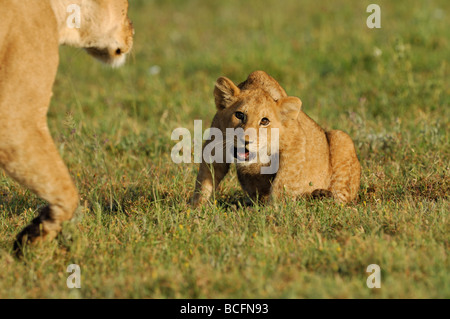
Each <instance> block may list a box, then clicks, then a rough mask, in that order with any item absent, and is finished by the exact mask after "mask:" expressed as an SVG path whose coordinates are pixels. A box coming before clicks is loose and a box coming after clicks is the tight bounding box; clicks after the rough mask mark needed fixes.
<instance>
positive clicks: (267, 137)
mask: <svg viewBox="0 0 450 319" xmlns="http://www.w3.org/2000/svg"><path fill="white" fill-rule="evenodd" d="M214 97H215V103H216V107H217V111H218V112H217V115H216V118H217V119H218V120H219V126H220V127H219V129H220V130H222V132H225V131H226V129H227V128H233V129H237V128H242V129H243V130H244V131H245V135H242V134H241V135H237V136H236V137H233V140H232V141H233V142H232V144H234V145H232V148H233V149H232V152H233V153H234V157H235V158H236V159H237V160H238V162H243V163H246V162H247V163H255V162H257V161H258V155H261V154H267V155H269V156H270V155H271V153H272V152H273V150H278V149H279V139H281V138H282V136H283V131H285V130H286V129H288V127H289V125H290V124H291V123H293V122H294V121H295V120H296V119H297V117H298V114H299V112H300V110H301V106H302V102H301V101H300V99H298V98H296V97H288V96H287V94H286V92H285V91H284V90H283V88H282V87H281V86H280V85H279V84H278V82H277V81H275V80H274V79H273V78H272V77H270V76H269V75H268V74H266V73H265V72H263V71H256V72H253V73H252V74H250V76H249V77H248V78H247V80H246V81H245V82H243V83H241V84H239V85H238V86H236V85H235V84H234V83H233V82H232V81H231V80H229V79H228V78H226V77H221V78H219V79H218V80H217V82H216V86H215V89H214ZM261 129H262V130H261ZM273 129H277V130H278V132H279V133H278V135H277V134H274V135H273V134H272V130H273ZM273 136H275V137H279V139H278V138H275V139H274V138H273ZM227 140H229V139H228V136H227Z"/></svg>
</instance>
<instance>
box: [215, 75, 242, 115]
mask: <svg viewBox="0 0 450 319" xmlns="http://www.w3.org/2000/svg"><path fill="white" fill-rule="evenodd" d="M239 93H241V90H239V88H238V87H237V86H236V85H235V84H234V83H233V81H231V80H230V79H228V78H226V77H220V78H218V79H217V81H216V87H215V88H214V99H215V101H216V107H217V109H218V110H223V109H225V108H227V107H229V106H230V105H231V104H233V103H234V102H235V101H236V98H237V96H238V95H239Z"/></svg>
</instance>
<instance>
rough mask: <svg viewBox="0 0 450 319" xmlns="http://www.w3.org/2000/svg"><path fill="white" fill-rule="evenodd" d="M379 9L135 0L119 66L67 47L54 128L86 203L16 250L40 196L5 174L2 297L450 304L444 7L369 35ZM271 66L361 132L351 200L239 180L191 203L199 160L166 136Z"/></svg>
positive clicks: (428, 4) (405, 7) (309, 99)
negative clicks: (42, 240) (45, 238)
mask: <svg viewBox="0 0 450 319" xmlns="http://www.w3.org/2000/svg"><path fill="white" fill-rule="evenodd" d="M372 2H373V1H351V2H349V1H343V0H339V1H312V0H311V1H296V0H289V1H288V0H286V1H275V0H270V1H269V0H265V1H259V0H249V1H236V0H230V1H206V0H204V1H200V0H197V1H195V0H191V1H185V0H178V1H175V0H173V1H162V0H161V1H147V0H146V1H143V0H141V1H139V0H134V1H132V4H131V11H130V17H131V18H132V20H133V22H134V26H135V29H136V38H135V47H134V52H133V54H132V56H131V57H130V59H129V61H128V63H127V65H126V66H125V67H123V68H122V69H119V70H111V69H109V68H107V67H105V66H103V65H100V64H99V63H96V62H94V61H92V59H91V58H90V57H88V56H87V55H86V54H84V53H83V52H82V51H80V50H75V49H72V48H65V47H63V48H61V50H60V52H61V65H60V68H59V73H58V76H57V79H56V82H55V86H54V97H53V100H52V102H51V107H50V112H49V126H50V129H51V131H52V134H53V136H54V139H55V142H56V143H57V145H58V147H59V149H60V151H61V154H62V156H63V158H64V160H65V162H66V163H67V165H68V167H69V169H70V172H71V174H72V176H73V178H74V180H75V182H76V185H77V187H78V189H79V191H80V194H81V209H80V211H79V212H78V214H77V216H76V217H75V218H74V220H73V221H72V222H70V223H66V224H65V226H64V229H63V234H62V235H61V236H60V238H59V239H58V240H57V241H54V242H52V243H47V244H45V245H43V246H41V247H36V248H34V249H31V250H29V251H28V252H27V254H26V255H25V257H24V259H23V260H22V261H18V260H16V259H14V258H13V257H12V253H11V246H12V242H13V239H14V236H15V235H16V234H17V233H18V231H19V230H20V229H21V228H22V227H24V226H25V225H26V224H27V223H28V222H29V221H30V220H31V219H32V218H33V216H35V214H36V211H37V209H38V208H39V207H40V206H42V205H44V204H45V203H44V202H42V201H41V200H40V199H38V198H37V197H36V196H34V195H33V194H31V193H30V192H29V191H27V190H25V189H24V188H22V187H21V186H19V185H18V184H17V183H15V182H14V181H12V180H11V179H9V178H8V177H6V176H5V175H4V174H3V173H0V270H1V271H0V298H304V297H306V298H311V297H319V298H321V297H327V298H328V297H329V298H430V297H437V298H449V297H450V275H449V271H450V267H449V258H448V252H449V235H448V234H449V215H448V212H449V210H450V209H449V194H450V190H449V188H450V187H449V185H450V177H449V176H450V175H449V169H450V168H449V158H450V156H449V155H450V154H449V153H450V149H449V128H450V127H449V116H450V111H449V110H450V108H449V93H450V92H449V91H450V89H449V80H448V79H449V78H450V74H449V73H450V72H449V71H450V69H449V56H450V49H449V40H450V22H449V21H450V20H449V19H448V14H449V12H450V5H449V2H448V1H446V0H440V1H437V0H433V1H409V2H408V3H407V4H405V3H400V2H397V1H383V0H380V1H377V2H376V3H378V4H379V5H380V6H381V9H382V28H381V29H377V30H375V29H373V30H371V29H368V28H367V27H366V24H365V23H366V18H367V16H368V15H369V14H368V13H366V7H367V5H368V4H370V3H372ZM380 52H381V55H380V54H379V53H380ZM377 53H378V54H377ZM155 65H156V66H159V67H160V68H161V72H160V73H159V74H156V75H151V73H150V72H149V69H150V67H152V66H155ZM259 69H262V70H265V71H267V72H268V73H269V74H271V75H273V76H274V77H275V78H276V79H277V80H278V81H279V82H280V83H281V85H282V86H283V87H284V88H285V89H286V90H287V92H288V94H290V95H294V96H298V97H300V98H301V99H302V101H303V108H304V111H305V112H306V113H307V114H309V115H310V116H311V117H312V118H313V119H315V120H316V121H317V122H318V123H319V124H320V125H322V127H324V128H326V129H331V128H335V129H341V130H344V131H346V132H348V133H349V134H350V136H352V138H353V139H354V141H355V144H356V147H357V152H358V156H359V159H360V161H361V164H362V167H363V174H362V181H361V191H360V194H359V199H358V201H357V202H356V203H353V204H350V205H346V206H340V205H337V204H335V203H334V202H332V201H330V200H323V201H312V200H309V201H308V200H300V201H298V202H289V201H288V202H287V203H285V204H283V205H281V204H280V205H278V206H272V207H258V206H256V207H251V208H248V207H247V208H242V207H234V206H231V205H229V204H230V203H231V202H232V201H233V200H234V199H235V198H242V196H243V195H242V191H241V189H240V187H239V184H238V181H237V178H236V176H235V175H234V174H230V176H228V177H227V179H226V180H225V181H224V183H223V185H222V186H221V188H220V191H219V192H218V193H217V199H218V204H217V205H216V206H214V207H203V208H201V209H198V210H192V209H190V207H189V205H188V203H187V202H188V199H189V197H190V196H191V194H192V191H193V186H194V179H195V175H196V171H197V169H198V167H197V165H194V164H190V165H189V164H182V165H176V164H174V163H172V161H171V159H170V150H171V148H172V147H173V146H174V145H175V142H174V141H171V139H170V135H171V132H172V130H173V129H175V128H177V127H187V128H189V129H191V130H192V129H193V124H194V122H193V121H194V119H203V120H204V129H206V128H207V127H208V125H209V124H210V123H211V119H212V116H213V115H214V113H215V107H214V101H213V95H212V90H213V86H214V81H215V80H216V79H217V78H218V77H219V76H227V77H229V78H231V79H232V80H234V81H235V82H240V81H243V80H245V78H246V77H247V75H248V74H249V73H250V72H252V71H254V70H259ZM69 264H78V265H80V267H81V273H82V279H81V284H82V288H81V289H74V290H70V289H68V288H67V286H66V279H67V277H68V276H69V273H67V272H66V268H67V266H68V265H69ZM370 264H378V265H380V267H381V270H382V288H381V289H373V290H371V289H369V288H367V286H366V279H367V276H368V274H366V273H365V270H366V268H367V266H368V265H370Z"/></svg>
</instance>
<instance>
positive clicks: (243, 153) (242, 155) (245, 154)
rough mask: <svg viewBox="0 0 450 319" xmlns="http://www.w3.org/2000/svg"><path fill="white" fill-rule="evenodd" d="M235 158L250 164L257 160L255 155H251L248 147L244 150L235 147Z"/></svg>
mask: <svg viewBox="0 0 450 319" xmlns="http://www.w3.org/2000/svg"><path fill="white" fill-rule="evenodd" d="M233 156H234V158H236V159H237V160H239V161H241V162H249V161H251V160H253V159H254V158H255V153H251V152H250V151H249V150H248V149H247V147H246V148H244V149H242V148H239V149H238V148H237V147H234V149H233Z"/></svg>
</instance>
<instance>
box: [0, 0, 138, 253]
mask: <svg viewBox="0 0 450 319" xmlns="http://www.w3.org/2000/svg"><path fill="white" fill-rule="evenodd" d="M127 11H128V1H127V0H20V1H17V0H2V1H1V6H0V17H1V19H0V167H1V168H3V169H4V170H5V171H6V172H7V173H8V174H9V175H10V176H11V177H13V178H14V179H15V180H17V181H18V182H19V183H21V184H22V185H24V186H26V187H28V188H29V189H30V190H32V191H33V192H34V193H36V194H37V195H38V196H39V197H41V198H43V199H45V200H46V201H47V202H48V203H49V205H48V206H47V207H45V208H44V209H42V210H41V212H40V214H39V216H38V217H36V218H35V219H34V220H33V221H32V223H31V224H30V225H28V226H27V227H26V228H25V229H23V230H22V232H21V233H20V234H19V235H18V236H17V239H16V241H15V245H14V246H15V248H16V249H17V248H20V245H21V244H23V243H26V242H34V241H36V240H40V239H42V238H48V239H53V238H54V237H55V236H56V235H57V234H58V233H59V231H60V230H61V223H62V222H63V221H66V220H69V219H70V218H72V215H73V213H74V211H75V210H76V208H77V206H78V192H77V190H76V188H75V185H74V183H73V181H72V179H71V177H70V175H69V172H68V170H67V168H66V166H65V165H64V163H63V161H62V159H61V157H60V155H59V153H58V150H57V149H56V147H55V144H54V143H53V140H52V137H51V136H50V133H49V130H48V127H47V109H48V105H49V102H50V97H51V95H52V86H53V82H54V80H55V76H56V71H57V68H58V62H59V54H58V46H59V45H60V44H67V45H71V46H75V47H81V48H85V49H86V51H87V52H88V53H89V54H91V55H92V56H94V57H96V58H98V59H99V60H101V61H103V62H105V63H108V64H111V65H112V66H119V65H121V64H123V62H124V61H125V56H126V54H127V53H128V52H129V51H130V50H131V47H132V44H133V33H134V30H133V27H132V24H131V22H130V20H129V19H128V17H127ZM77 13H79V18H81V19H78V21H77V17H76V16H74V14H75V15H76V14H77ZM72 18H74V20H72ZM77 22H78V23H79V24H78V25H77V24H76V23H77Z"/></svg>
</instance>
